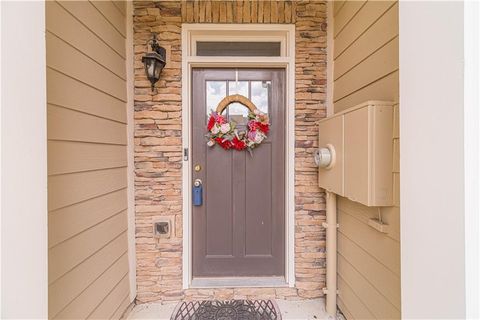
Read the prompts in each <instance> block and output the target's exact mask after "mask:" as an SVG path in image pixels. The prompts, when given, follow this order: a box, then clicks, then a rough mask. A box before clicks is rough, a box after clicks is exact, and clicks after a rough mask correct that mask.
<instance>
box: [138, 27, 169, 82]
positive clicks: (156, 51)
mask: <svg viewBox="0 0 480 320" xmlns="http://www.w3.org/2000/svg"><path fill="white" fill-rule="evenodd" d="M148 43H150V46H151V47H152V51H153V52H148V53H146V54H145V55H144V56H143V57H142V62H143V64H144V65H145V73H146V74H147V78H148V80H150V83H151V84H152V91H153V89H154V88H155V83H156V82H157V81H158V79H160V74H161V73H162V70H163V68H164V67H165V64H166V52H165V48H164V47H161V46H160V45H159V44H158V42H157V35H156V34H155V33H154V34H152V39H151V40H149V41H148ZM148 43H147V44H148Z"/></svg>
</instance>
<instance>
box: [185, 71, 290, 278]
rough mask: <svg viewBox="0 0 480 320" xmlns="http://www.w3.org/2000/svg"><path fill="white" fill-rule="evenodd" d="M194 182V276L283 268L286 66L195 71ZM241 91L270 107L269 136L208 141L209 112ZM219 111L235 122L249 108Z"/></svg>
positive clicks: (277, 272) (264, 108)
mask: <svg viewBox="0 0 480 320" xmlns="http://www.w3.org/2000/svg"><path fill="white" fill-rule="evenodd" d="M192 90H193V94H192V108H193V110H192V111H193V118H192V128H193V130H192V134H193V136H192V141H193V145H192V154H193V159H192V165H193V168H192V184H193V180H195V179H200V180H201V181H202V188H203V204H202V205H200V206H192V208H193V210H192V224H193V235H192V239H193V243H192V245H193V277H197V278H199V277H263V276H284V274H285V261H284V260H285V131H286V130H285V71H284V70H283V69H255V70H251V69H238V70H235V69H194V70H193V83H192ZM232 94H241V95H243V96H245V97H247V98H249V99H250V100H251V101H252V102H253V103H254V104H255V105H256V106H257V108H258V109H260V110H261V111H262V112H265V113H268V115H269V117H270V132H269V134H268V138H267V139H266V140H264V142H263V143H262V144H261V145H260V146H258V147H257V148H255V149H254V150H253V154H252V155H250V154H249V153H248V152H247V151H235V150H223V149H222V148H221V147H220V146H218V145H215V146H213V147H209V146H207V144H206V142H207V140H206V138H205V134H206V133H207V129H206V128H207V116H208V114H209V113H210V111H211V110H215V109H216V107H217V105H218V102H219V101H220V100H221V99H222V98H224V97H225V96H227V95H232ZM225 114H226V115H227V116H228V118H229V119H233V120H235V121H236V122H237V123H238V124H239V125H240V126H241V125H242V124H245V123H246V116H247V114H248V109H247V108H246V107H244V106H242V105H240V104H239V103H234V104H231V105H230V106H228V107H227V109H226V111H225Z"/></svg>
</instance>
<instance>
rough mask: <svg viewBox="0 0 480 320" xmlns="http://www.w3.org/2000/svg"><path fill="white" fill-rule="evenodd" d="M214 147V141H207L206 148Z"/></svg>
mask: <svg viewBox="0 0 480 320" xmlns="http://www.w3.org/2000/svg"><path fill="white" fill-rule="evenodd" d="M214 145H215V140H208V142H207V146H209V147H213V146H214Z"/></svg>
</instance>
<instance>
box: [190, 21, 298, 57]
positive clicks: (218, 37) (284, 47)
mask: <svg viewBox="0 0 480 320" xmlns="http://www.w3.org/2000/svg"><path fill="white" fill-rule="evenodd" d="M238 28H239V27H238V26H236V25H225V24H223V25H214V24H213V25H212V24H203V25H202V24H196V25H195V30H192V31H190V32H189V34H188V41H187V43H186V44H187V48H186V49H187V50H186V52H187V53H188V56H191V57H272V58H281V57H288V56H291V55H292V51H291V48H290V46H289V39H290V37H294V36H295V35H294V33H293V32H292V33H290V32H288V31H286V30H284V28H281V27H278V26H271V25H262V26H257V25H254V24H251V25H243V26H242V27H241V28H242V29H244V30H238Z"/></svg>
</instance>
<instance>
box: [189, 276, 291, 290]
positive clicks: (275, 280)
mask: <svg viewBox="0 0 480 320" xmlns="http://www.w3.org/2000/svg"><path fill="white" fill-rule="evenodd" d="M190 287H191V288H232V287H235V288H241V287H248V288H257V287H258V288H264V287H288V283H287V281H285V277H232V278H193V279H192V284H191V286H190Z"/></svg>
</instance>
